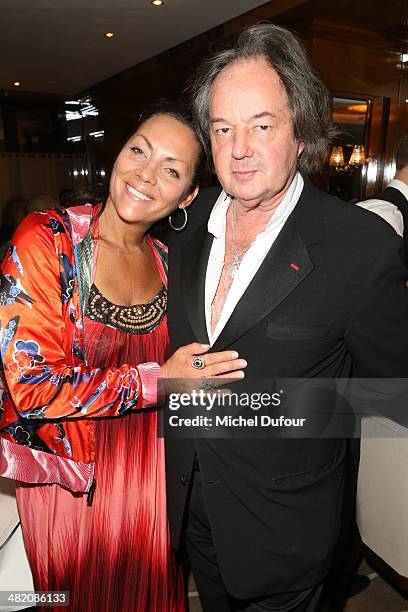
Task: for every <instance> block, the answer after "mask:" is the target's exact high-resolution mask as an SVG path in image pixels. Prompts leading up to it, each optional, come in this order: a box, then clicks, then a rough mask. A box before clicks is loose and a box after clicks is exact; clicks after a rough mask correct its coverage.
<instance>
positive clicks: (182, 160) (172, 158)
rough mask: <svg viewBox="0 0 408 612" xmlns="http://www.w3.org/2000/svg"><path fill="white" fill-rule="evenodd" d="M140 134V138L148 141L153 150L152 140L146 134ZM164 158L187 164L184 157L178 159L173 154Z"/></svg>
mask: <svg viewBox="0 0 408 612" xmlns="http://www.w3.org/2000/svg"><path fill="white" fill-rule="evenodd" d="M138 136H140V138H143V140H144V141H145V142H146V144H147V146H148V147H149V149H150V151H153V145H152V143H151V142H150V140H149V139H148V138H146V136H143V134H138ZM164 160H165V161H175V162H180V164H187V162H186V161H185V160H184V159H178V158H177V157H172V156H171V155H169V156H167V157H165V158H164Z"/></svg>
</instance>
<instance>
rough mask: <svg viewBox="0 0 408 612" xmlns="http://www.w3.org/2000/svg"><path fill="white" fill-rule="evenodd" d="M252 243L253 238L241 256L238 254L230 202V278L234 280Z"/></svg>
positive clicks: (232, 203)
mask: <svg viewBox="0 0 408 612" xmlns="http://www.w3.org/2000/svg"><path fill="white" fill-rule="evenodd" d="M254 242H255V238H254V240H252V242H250V243H249V244H248V246H247V247H246V248H245V249H244V250H243V251H242V252H241V254H240V253H239V251H238V249H237V245H236V243H235V208H234V202H231V244H232V264H231V269H230V276H231V278H235V276H236V274H237V272H238V268H239V266H240V265H241V263H242V260H243V259H244V257H245V254H246V252H247V251H248V250H249V249H250V247H251V246H252V245H253V243H254Z"/></svg>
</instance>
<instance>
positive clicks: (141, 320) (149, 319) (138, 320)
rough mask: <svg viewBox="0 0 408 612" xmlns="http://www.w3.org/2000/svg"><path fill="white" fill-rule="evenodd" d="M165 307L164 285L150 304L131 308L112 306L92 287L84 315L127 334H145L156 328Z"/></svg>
mask: <svg viewBox="0 0 408 612" xmlns="http://www.w3.org/2000/svg"><path fill="white" fill-rule="evenodd" d="M166 307H167V290H166V287H165V286H164V285H163V286H162V288H161V289H160V291H159V293H158V294H157V295H156V296H155V297H154V298H153V299H152V300H150V302H147V303H146V304H134V305H132V306H119V305H118V304H113V303H112V302H110V301H109V300H107V299H106V297H104V296H103V295H102V294H101V292H100V291H99V289H98V288H97V287H96V286H95V285H92V287H91V290H90V293H89V299H88V306H87V309H86V313H85V315H86V316H87V317H88V318H89V319H92V321H96V322H97V323H103V324H104V325H108V326H109V327H113V328H114V329H117V330H119V331H122V332H126V333H128V334H147V333H149V332H152V331H153V330H154V329H156V327H158V325H159V324H160V322H161V321H162V319H163V317H164V315H165V314H166Z"/></svg>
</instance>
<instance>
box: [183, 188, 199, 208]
mask: <svg viewBox="0 0 408 612" xmlns="http://www.w3.org/2000/svg"><path fill="white" fill-rule="evenodd" d="M199 191H200V187H199V186H198V185H196V186H195V187H194V189H193V191H192V192H191V193H189V194H188V196H187V197H186V198H185V199H184V200H183V201H182V202H180V204H179V205H178V207H179V208H188V207H189V206H190V204H192V202H194V200H195V199H196V197H197V196H198V192H199Z"/></svg>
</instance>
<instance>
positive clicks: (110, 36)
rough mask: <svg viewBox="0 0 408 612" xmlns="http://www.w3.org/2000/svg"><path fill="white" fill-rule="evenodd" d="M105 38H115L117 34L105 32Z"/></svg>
mask: <svg viewBox="0 0 408 612" xmlns="http://www.w3.org/2000/svg"><path fill="white" fill-rule="evenodd" d="M104 36H105V38H113V37H114V36H115V32H105V34H104Z"/></svg>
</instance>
